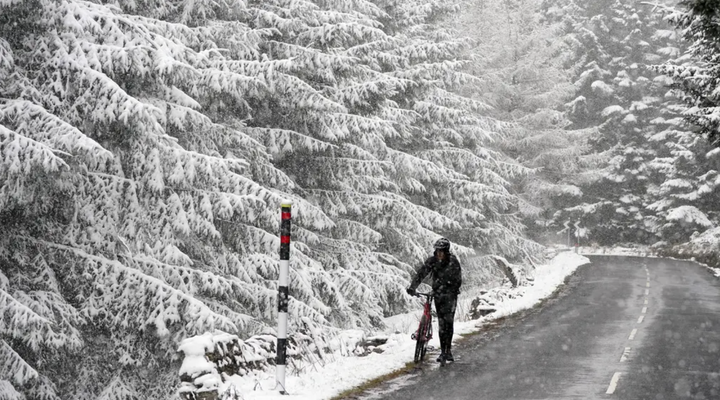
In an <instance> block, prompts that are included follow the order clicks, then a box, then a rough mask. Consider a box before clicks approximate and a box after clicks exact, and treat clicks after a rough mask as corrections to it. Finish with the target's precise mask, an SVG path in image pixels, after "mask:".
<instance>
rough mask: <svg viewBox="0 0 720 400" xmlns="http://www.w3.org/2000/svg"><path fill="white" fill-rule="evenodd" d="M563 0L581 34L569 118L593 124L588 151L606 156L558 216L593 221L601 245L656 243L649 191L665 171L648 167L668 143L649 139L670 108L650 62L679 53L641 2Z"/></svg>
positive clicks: (668, 116) (586, 222)
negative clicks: (578, 200)
mask: <svg viewBox="0 0 720 400" xmlns="http://www.w3.org/2000/svg"><path fill="white" fill-rule="evenodd" d="M567 3H568V4H569V5H567V7H569V8H570V9H573V10H575V11H576V13H575V14H574V16H573V17H570V18H571V20H572V18H575V19H574V20H573V21H575V22H574V23H575V25H574V26H576V29H575V30H576V31H577V32H581V33H582V34H580V35H576V36H574V37H576V38H577V39H578V40H579V41H580V42H581V43H583V46H580V47H578V49H585V50H584V51H583V52H582V53H578V59H581V60H583V62H585V66H586V67H585V68H584V71H583V72H582V73H580V74H579V76H578V87H579V95H578V97H577V98H576V99H575V100H574V101H572V102H570V103H569V106H570V108H569V110H570V118H571V119H572V120H574V121H576V122H575V123H576V125H577V126H592V124H596V125H597V128H598V129H597V135H596V136H595V137H593V138H592V139H591V141H590V144H591V147H590V149H589V150H590V153H589V154H604V155H605V157H608V160H609V162H608V164H607V165H608V167H607V168H606V169H604V170H602V171H599V172H600V173H597V174H595V175H596V176H597V177H598V178H599V179H596V180H594V181H591V182H587V183H585V184H584V185H582V186H581V189H582V194H583V200H582V202H583V204H580V205H578V206H576V207H569V208H567V209H566V211H567V212H565V213H560V214H558V219H559V220H560V219H562V220H568V219H569V220H580V221H583V224H584V225H587V226H591V227H592V228H591V230H592V232H591V236H592V237H591V240H594V241H598V242H601V243H616V242H618V241H629V242H641V243H654V242H655V241H656V240H657V235H656V234H657V233H658V232H657V222H651V221H656V220H657V217H656V216H655V215H654V214H655V210H653V209H648V208H647V206H648V205H649V204H650V203H652V201H651V200H649V198H648V196H649V195H648V190H652V188H654V187H657V186H660V185H662V184H663V182H664V181H663V179H664V177H663V176H662V175H658V174H656V173H655V172H656V171H652V170H650V169H648V165H649V164H650V163H651V162H653V160H655V158H657V157H660V156H659V154H662V153H663V152H665V148H669V147H671V146H672V144H671V143H667V142H666V141H652V140H649V139H650V138H651V137H653V136H654V135H655V134H657V133H658V132H659V131H661V130H663V129H665V128H664V127H663V126H662V125H663V124H662V123H658V121H664V120H672V119H673V117H674V113H675V112H674V111H673V110H672V100H671V99H669V98H667V97H666V96H665V93H666V92H667V89H666V87H665V86H664V85H663V83H664V80H663V79H661V78H662V77H660V78H658V76H657V75H658V74H657V73H656V72H655V71H653V70H651V69H650V68H648V66H649V64H652V63H655V62H657V61H658V60H661V59H667V58H668V57H671V56H672V55H673V54H677V53H678V51H679V49H678V44H677V41H676V40H674V37H673V34H672V32H671V31H668V29H667V26H666V24H665V23H663V22H662V21H661V19H660V18H659V16H658V15H657V14H656V13H654V12H653V9H652V7H650V6H649V5H646V4H644V3H641V2H638V3H637V4H635V3H622V4H621V3H620V2H610V3H608V4H607V7H606V8H605V9H604V10H595V9H593V7H594V6H595V4H593V5H589V4H587V5H585V4H579V3H577V4H575V3H573V2H567ZM578 17H580V18H578ZM583 21H586V22H583ZM583 32H584V33H583ZM588 124H591V125H588ZM668 137H672V138H674V137H675V136H673V135H670V136H668ZM559 222H560V221H559Z"/></svg>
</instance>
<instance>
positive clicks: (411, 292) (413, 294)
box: [405, 288, 417, 296]
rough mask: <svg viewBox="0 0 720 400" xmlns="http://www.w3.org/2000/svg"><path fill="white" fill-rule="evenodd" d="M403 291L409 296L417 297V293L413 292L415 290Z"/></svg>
mask: <svg viewBox="0 0 720 400" xmlns="http://www.w3.org/2000/svg"><path fill="white" fill-rule="evenodd" d="M405 291H406V292H407V294H409V295H410V296H417V292H416V291H415V289H411V288H407V289H405Z"/></svg>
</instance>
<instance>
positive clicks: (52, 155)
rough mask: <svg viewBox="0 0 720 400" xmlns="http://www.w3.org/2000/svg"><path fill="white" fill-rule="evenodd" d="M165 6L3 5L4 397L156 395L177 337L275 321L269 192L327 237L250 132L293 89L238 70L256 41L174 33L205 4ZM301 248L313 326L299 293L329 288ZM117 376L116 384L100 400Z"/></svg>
mask: <svg viewBox="0 0 720 400" xmlns="http://www.w3.org/2000/svg"><path fill="white" fill-rule="evenodd" d="M236 5H237V4H235V3H232V4H230V3H228V4H225V6H227V8H228V9H226V10H216V11H218V14H219V15H226V16H233V15H237V13H236V12H235V9H234V7H235V6H236ZM118 6H119V7H121V8H118ZM165 6H167V4H164V3H147V4H143V6H142V7H139V11H137V13H131V12H132V11H133V10H135V8H134V7H135V4H130V3H123V2H121V3H119V4H117V5H112V6H111V5H102V4H96V3H85V2H77V1H70V2H64V3H56V2H50V1H39V2H36V3H32V4H29V3H12V2H11V3H3V4H2V7H3V9H2V18H3V19H4V21H3V22H6V21H8V22H9V23H8V24H5V23H3V25H2V26H3V28H2V30H1V31H0V32H1V33H2V36H0V38H1V39H0V44H1V45H0V48H1V49H2V54H3V64H2V72H1V73H0V79H2V81H3V83H6V84H4V85H2V88H1V89H0V90H1V91H2V93H0V98H2V100H0V135H1V136H0V140H1V143H2V153H3V157H2V164H1V167H0V176H2V182H3V186H2V189H1V194H0V219H2V221H3V223H2V227H1V228H0V229H2V235H0V236H1V237H2V239H0V240H2V243H1V245H0V249H2V251H1V252H0V265H1V266H2V269H1V270H2V283H3V285H2V287H1V288H0V291H1V294H2V299H3V300H2V301H3V304H4V305H5V304H7V305H8V307H5V306H3V320H5V321H11V323H9V324H3V325H2V328H1V329H0V340H2V345H3V346H2V348H3V354H4V355H8V357H7V358H6V357H3V360H9V361H8V363H7V364H3V365H4V367H3V369H2V370H0V374H1V375H0V379H1V380H2V381H3V389H4V393H10V394H11V393H15V392H20V393H23V394H25V395H27V396H29V397H31V398H36V397H37V398H40V397H42V398H60V397H73V398H79V399H84V398H93V397H97V396H99V395H102V396H107V397H108V398H117V399H119V398H137V397H139V396H140V395H142V396H149V397H158V398H162V397H165V396H166V395H167V393H172V388H173V387H174V386H175V381H176V379H177V368H175V367H174V365H173V363H172V362H171V361H172V360H173V359H175V358H176V356H175V350H176V346H177V343H179V340H180V339H182V338H184V337H187V336H192V335H195V334H199V333H202V332H204V331H207V330H212V329H224V330H227V331H232V332H238V333H241V334H243V333H244V334H245V335H248V334H250V333H252V332H254V331H257V330H258V329H262V327H263V326H266V324H268V323H274V308H273V303H274V298H275V296H276V293H275V286H276V279H277V264H278V263H277V257H276V251H277V243H278V238H277V236H276V235H277V231H278V218H277V215H276V211H277V205H278V204H279V202H280V199H281V198H283V197H286V196H288V197H291V198H293V197H294V200H295V202H296V204H297V210H298V212H296V215H295V216H296V223H297V225H298V231H299V232H303V227H304V228H306V229H311V230H322V229H326V228H328V227H330V226H332V225H333V222H332V221H331V220H330V219H329V218H328V217H327V216H326V215H325V214H324V213H322V212H321V211H319V210H318V209H317V208H315V207H313V206H312V205H310V203H307V202H305V201H303V200H302V198H300V197H296V196H292V195H291V193H292V191H294V190H295V188H294V185H293V182H292V180H291V179H289V178H288V177H287V175H285V174H283V173H282V172H280V171H279V170H277V169H276V168H275V167H274V166H273V165H272V164H271V163H270V157H271V155H270V153H269V152H268V150H267V148H266V147H265V146H263V145H262V144H260V143H259V142H258V141H257V140H256V139H255V138H254V137H252V136H249V135H248V134H247V133H245V131H244V129H245V128H246V127H245V125H244V123H243V122H242V120H243V119H244V118H246V116H247V115H248V113H249V111H250V107H249V106H248V102H247V101H246V99H247V98H251V97H253V96H255V97H268V94H269V93H270V91H269V89H268V88H269V87H270V84H271V82H279V83H282V82H288V81H289V82H296V81H297V80H296V79H294V77H292V76H290V75H286V76H281V75H283V74H282V72H274V70H275V68H276V66H275V65H274V63H271V62H268V63H264V64H261V63H258V62H256V63H255V64H253V63H252V62H250V61H252V58H253V57H255V56H256V55H257V54H258V42H259V41H260V40H262V38H263V37H265V36H266V35H267V34H268V32H266V31H262V30H260V31H253V30H252V29H250V28H248V27H247V26H246V25H242V24H238V23H236V22H235V23H233V22H228V23H222V22H216V23H213V24H208V25H206V26H203V27H202V28H196V29H191V28H188V27H187V26H185V25H183V24H178V23H175V21H180V22H186V23H188V24H191V25H200V24H202V23H203V21H204V19H203V18H200V17H198V16H199V15H209V14H208V11H207V10H206V11H202V12H199V11H198V12H199V13H196V11H197V10H199V8H195V11H190V10H187V9H183V8H182V7H180V6H179V8H178V9H174V10H170V11H164V10H162V9H163V7H165ZM195 7H201V4H200V3H197V4H195ZM213 7H220V5H219V3H214V5H213ZM31 8H32V12H30V11H31ZM123 8H124V9H126V10H127V13H124V12H122V11H121V10H122V9H123ZM185 11H187V12H185ZM184 12H185V13H184ZM153 17H164V18H166V19H168V21H160V20H157V19H153ZM10 26H13V27H15V28H14V29H18V27H20V28H24V29H26V31H27V33H28V34H27V35H16V34H12V32H11V31H10V30H9V29H8V28H9V27H10ZM30 28H32V30H31V29H30ZM220 28H221V29H220ZM218 30H222V31H223V32H225V33H226V34H227V37H223V36H221V35H218V36H216V35H215V34H214V32H215V31H218ZM215 41H217V42H221V43H222V44H223V46H226V48H227V49H228V50H229V51H228V52H227V53H229V54H230V56H227V55H225V51H224V50H222V49H218V47H217V44H216V43H215ZM253 41H254V42H253ZM231 56H234V58H232V57H231ZM243 57H245V58H247V59H249V60H246V59H245V58H243ZM257 58H259V57H257ZM244 61H248V62H245V63H243V62H244ZM258 61H259V60H258ZM238 65H241V66H243V67H245V69H244V70H238V69H234V68H237V66H238ZM278 76H280V77H278ZM294 89H295V94H299V95H301V96H300V97H301V98H302V97H307V98H313V97H319V96H317V95H316V93H315V91H314V90H311V89H310V88H308V87H307V86H304V85H295V86H294ZM327 103H330V102H329V101H328V102H324V104H325V105H323V104H321V105H320V106H319V107H323V106H324V107H328V105H326V104H327ZM330 106H331V105H330ZM310 145H312V144H310ZM281 190H283V191H286V192H285V193H283V192H281ZM308 236H309V237H312V235H304V236H303V235H302V234H298V235H297V237H296V246H295V251H294V254H293V256H294V259H295V260H296V263H297V265H298V266H299V267H300V269H303V268H306V269H311V270H313V271H315V272H314V275H312V276H313V279H314V282H308V281H307V279H306V278H307V276H308V275H309V274H303V275H299V276H298V277H297V278H296V285H295V288H294V292H293V301H292V302H291V304H292V305H291V308H292V309H293V311H294V313H295V314H294V317H295V318H296V320H300V319H301V318H306V317H307V318H308V320H309V321H313V323H316V324H317V323H319V324H323V323H326V322H325V321H327V319H326V315H329V312H328V309H327V308H328V307H327V306H326V305H325V304H324V300H323V299H321V298H320V297H318V295H319V293H318V292H317V291H315V289H314V288H313V283H322V282H327V283H328V284H330V285H332V278H331V277H330V276H329V275H328V274H325V273H324V271H323V270H322V268H320V266H319V265H318V263H317V261H315V260H313V259H311V258H310V257H309V256H307V255H306V253H307V252H306V251H304V250H305V249H306V248H305V247H304V246H303V238H304V237H308ZM37 277H40V278H37ZM12 321H24V322H18V323H14V322H12ZM27 328H32V329H27ZM28 332H34V334H32V335H30V334H28ZM40 334H42V335H40ZM10 356H12V357H10ZM70 360H72V362H69V361H70ZM100 366H102V367H100ZM6 382H8V383H7V384H6ZM111 382H112V385H114V386H115V387H118V388H122V390H117V391H110V392H107V391H105V392H102V393H101V390H102V389H103V388H106V387H108V385H110V384H111ZM8 385H12V386H8ZM6 388H7V389H6ZM5 389H6V390H5Z"/></svg>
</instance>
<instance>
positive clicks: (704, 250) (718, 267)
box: [658, 227, 720, 277]
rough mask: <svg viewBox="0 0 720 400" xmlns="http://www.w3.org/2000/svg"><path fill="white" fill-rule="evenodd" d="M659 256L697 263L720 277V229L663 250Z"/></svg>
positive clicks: (698, 235) (714, 229)
mask: <svg viewBox="0 0 720 400" xmlns="http://www.w3.org/2000/svg"><path fill="white" fill-rule="evenodd" d="M658 254H659V255H660V256H662V257H668V258H675V259H679V260H690V261H695V262H697V263H698V264H701V265H704V266H706V267H707V268H709V269H710V270H711V271H712V272H713V274H714V275H715V276H717V277H720V227H718V228H711V229H708V230H706V231H705V232H703V233H702V234H697V235H693V237H692V238H691V239H690V241H689V242H687V243H683V244H680V245H675V246H669V247H666V248H663V249H662V250H660V251H659V252H658Z"/></svg>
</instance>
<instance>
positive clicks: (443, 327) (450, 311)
mask: <svg viewBox="0 0 720 400" xmlns="http://www.w3.org/2000/svg"><path fill="white" fill-rule="evenodd" d="M455 307H457V296H456V295H454V294H449V295H448V294H443V295H438V296H436V297H435V312H436V313H437V320H438V334H439V335H440V351H441V352H443V353H446V352H449V351H450V347H452V337H453V333H454V328H453V324H454V322H455Z"/></svg>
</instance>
